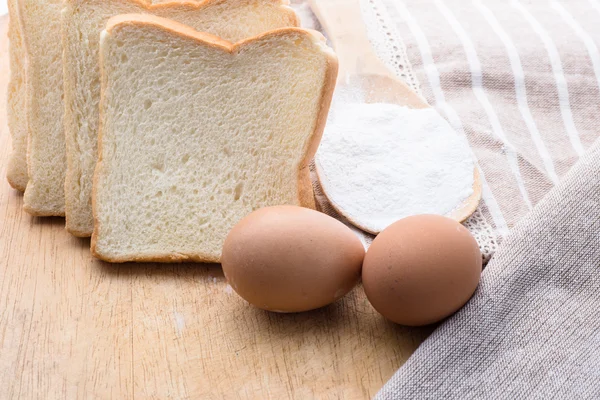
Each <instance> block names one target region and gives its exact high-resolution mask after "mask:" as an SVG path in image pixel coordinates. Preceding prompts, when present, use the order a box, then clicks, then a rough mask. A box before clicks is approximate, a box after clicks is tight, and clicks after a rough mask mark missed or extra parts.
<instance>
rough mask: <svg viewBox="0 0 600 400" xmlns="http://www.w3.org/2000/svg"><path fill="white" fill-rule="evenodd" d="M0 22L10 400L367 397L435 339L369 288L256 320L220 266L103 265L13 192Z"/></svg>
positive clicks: (2, 316)
mask: <svg viewBox="0 0 600 400" xmlns="http://www.w3.org/2000/svg"><path fill="white" fill-rule="evenodd" d="M7 23H8V19H7V18H6V17H4V18H0V38H1V39H0V64H1V65H0V160H1V161H2V162H1V163H0V176H1V180H0V399H133V398H138V399H147V398H148V399H269V398H271V399H311V398H317V399H366V398H369V397H372V396H373V395H374V394H375V393H376V392H377V390H378V389H379V388H380V387H381V386H382V385H383V383H384V382H385V381H386V380H387V379H388V378H389V377H390V376H391V375H392V374H393V373H394V371H395V370H396V369H397V368H398V367H399V366H400V365H401V364H402V362H403V361H404V360H405V359H406V358H407V357H408V356H409V355H410V354H411V352H412V351H413V350H414V349H415V348H416V346H417V345H418V344H419V343H420V342H421V340H422V339H423V338H424V337H425V336H426V335H427V334H428V332H429V329H409V328H404V327H400V326H396V325H393V324H391V323H388V322H386V321H385V320H383V319H382V318H381V317H380V316H379V315H377V314H376V313H375V312H374V310H373V309H372V308H371V306H370V305H369V304H368V302H367V300H366V298H365V296H364V293H363V291H362V288H360V287H359V288H357V289H355V290H354V291H353V292H352V293H351V294H350V295H348V296H346V297H345V298H344V299H342V300H341V301H338V302H337V303H335V304H333V305H331V306H328V307H325V308H323V309H320V310H316V311H313V312H308V313H302V314H295V315H280V314H272V313H267V312H264V311H260V310H257V309H255V308H252V307H251V306H249V305H248V304H247V303H245V302H244V301H243V300H241V299H240V298H239V297H237V295H236V294H235V293H233V292H232V291H231V288H230V287H228V285H227V283H226V281H225V279H224V277H223V273H222V272H221V269H220V267H219V266H218V265H212V266H209V265H202V264H178V265H165V264H162V265H160V264H122V265H111V264H108V263H103V262H100V261H98V260H95V259H93V258H92V257H91V255H90V252H89V239H78V238H75V237H73V236H71V235H69V234H68V233H67V231H66V230H65V228H64V219H62V218H34V217H31V216H29V215H28V214H26V213H25V212H23V211H22V209H21V208H22V203H23V197H22V195H21V194H19V193H17V192H16V191H14V190H12V189H11V188H10V186H9V185H8V183H7V182H6V179H5V175H6V161H7V159H8V155H9V152H10V136H9V132H8V129H7V126H6V95H5V93H6V83H7V79H8V57H7V38H6V27H7Z"/></svg>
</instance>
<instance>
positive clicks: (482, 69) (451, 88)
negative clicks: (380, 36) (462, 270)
mask: <svg viewBox="0 0 600 400" xmlns="http://www.w3.org/2000/svg"><path fill="white" fill-rule="evenodd" d="M367 3H368V5H369V6H370V7H372V8H374V9H375V10H376V12H377V15H378V16H380V18H381V19H380V21H381V23H382V24H385V29H386V30H387V31H388V34H389V35H393V36H396V37H398V38H399V40H401V41H402V42H403V44H404V46H405V47H406V53H407V56H408V60H409V62H410V64H411V65H408V66H406V68H410V69H411V71H412V73H414V75H415V76H416V78H417V79H418V81H419V82H420V84H421V91H422V93H423V94H424V96H425V97H426V99H427V100H428V101H429V103H430V104H431V105H432V106H434V107H435V108H436V109H437V110H438V111H439V112H440V114H441V115H443V116H444V117H445V118H447V120H448V121H449V122H450V124H451V125H452V126H453V127H454V128H455V129H456V131H457V132H458V133H459V134H461V135H465V136H466V138H467V140H468V141H469V143H470V146H471V148H472V150H473V153H474V155H475V157H476V158H477V160H478V162H479V166H480V171H481V177H482V180H483V189H484V190H483V202H482V206H481V211H482V212H483V215H484V216H485V217H486V220H487V221H488V222H489V223H490V224H491V225H493V227H494V229H495V232H496V234H497V236H498V237H499V238H502V237H504V236H506V234H507V233H508V232H509V230H510V228H511V227H512V226H513V225H514V224H515V223H516V222H518V221H519V220H520V219H521V218H523V217H524V216H525V215H526V214H527V213H528V212H529V211H530V210H531V209H532V207H533V206H534V205H535V204H537V203H538V202H539V201H540V200H541V199H542V197H544V195H545V194H546V193H547V192H548V191H549V190H550V189H551V188H552V187H553V186H554V185H556V184H557V183H558V182H559V181H560V179H561V177H562V176H563V175H565V174H566V173H567V172H568V171H569V169H570V168H571V167H572V166H573V165H574V164H575V163H576V162H577V160H578V159H579V157H580V156H581V155H582V154H583V153H584V152H585V151H586V149H588V148H589V147H590V146H591V145H592V144H593V143H594V141H595V140H596V138H597V137H598V136H599V134H600V128H599V127H598V124H597V123H596V118H597V115H598V113H599V112H600V106H599V104H600V52H599V49H598V46H599V45H600V1H599V0H569V1H566V0H564V1H557V0H505V1H498V0H368V1H367Z"/></svg>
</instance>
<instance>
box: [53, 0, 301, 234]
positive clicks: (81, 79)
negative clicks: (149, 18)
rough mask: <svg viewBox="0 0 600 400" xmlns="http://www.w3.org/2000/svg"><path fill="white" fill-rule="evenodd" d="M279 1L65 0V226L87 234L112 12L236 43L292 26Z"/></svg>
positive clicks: (291, 13) (292, 15)
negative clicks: (102, 50)
mask: <svg viewBox="0 0 600 400" xmlns="http://www.w3.org/2000/svg"><path fill="white" fill-rule="evenodd" d="M285 4H287V1H285V2H284V1H283V0H207V1H203V2H199V3H190V2H187V3H181V2H180V3H177V2H164V3H161V4H147V3H142V2H141V1H139V0H67V1H66V8H65V10H64V12H63V15H62V17H63V18H62V20H63V44H64V48H65V52H64V58H63V63H64V71H65V72H64V76H65V82H64V83H65V86H64V87H65V139H66V145H67V173H66V181H65V196H66V209H65V214H66V217H67V230H68V231H69V232H71V233H72V234H74V235H77V236H90V235H91V234H92V229H93V218H92V204H91V198H92V194H91V193H92V175H93V172H94V167H95V165H96V160H97V138H98V119H99V117H98V103H99V101H100V83H99V82H100V72H99V61H98V42H99V37H100V32H101V31H102V30H103V29H104V28H105V27H106V22H107V21H108V19H109V18H110V17H112V16H115V15H118V14H126V13H149V14H154V15H157V16H161V17H165V18H170V19H173V20H175V21H178V22H181V23H184V24H186V25H189V26H191V27H193V28H194V29H196V30H198V31H203V32H209V33H212V34H214V35H217V36H219V37H221V38H223V39H225V40H228V41H232V42H236V41H238V40H241V39H243V38H246V37H251V36H255V35H257V34H259V33H261V32H265V31H268V30H271V29H275V28H281V27H287V26H297V25H298V19H297V17H296V14H295V12H294V11H293V10H292V9H291V8H290V7H288V6H286V5H285Z"/></svg>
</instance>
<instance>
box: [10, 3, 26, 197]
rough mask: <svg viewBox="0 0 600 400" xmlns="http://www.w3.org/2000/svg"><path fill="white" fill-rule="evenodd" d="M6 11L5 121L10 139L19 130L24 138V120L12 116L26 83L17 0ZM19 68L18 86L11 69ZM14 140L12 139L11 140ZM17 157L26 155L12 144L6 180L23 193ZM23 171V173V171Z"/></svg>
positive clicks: (24, 95) (20, 168)
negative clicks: (8, 45)
mask: <svg viewBox="0 0 600 400" xmlns="http://www.w3.org/2000/svg"><path fill="white" fill-rule="evenodd" d="M7 5H8V11H9V15H10V17H11V19H10V21H9V26H8V39H9V42H10V48H9V58H10V67H11V72H10V80H9V82H8V99H7V104H6V106H7V120H8V127H9V131H10V134H11V137H12V138H14V137H15V136H16V132H15V130H17V129H19V128H21V129H24V133H25V136H26V135H27V127H26V126H22V125H21V126H19V122H20V123H21V124H25V123H26V120H25V119H24V118H22V121H20V119H17V117H16V116H15V115H14V113H15V111H16V110H15V109H14V108H13V107H14V106H17V105H18V104H14V102H15V101H17V100H18V98H19V96H21V98H22V99H23V100H25V99H26V96H27V94H26V92H25V91H26V86H25V85H26V83H25V78H26V77H25V68H26V57H25V47H24V46H25V45H24V43H23V29H22V27H21V20H20V17H19V15H20V13H19V6H18V3H17V0H8V4H7ZM16 42H20V44H21V47H20V48H17V47H16ZM15 67H16V68H19V67H20V68H21V70H20V71H18V74H19V76H20V78H21V83H20V85H19V81H18V80H17V79H15V75H16V71H12V68H15ZM13 96H14V97H13ZM19 111H20V112H22V113H23V114H24V113H25V111H24V110H19ZM13 140H14V139H13ZM25 140H27V137H25ZM13 143H14V142H13ZM19 156H25V157H26V154H21V155H19V154H18V153H17V149H15V148H14V144H13V149H12V152H11V154H10V156H9V161H8V169H7V172H6V180H7V181H8V183H9V184H10V186H11V187H12V188H13V189H16V190H18V191H20V192H24V191H25V188H26V187H27V165H24V166H23V165H21V164H22V158H21V157H19ZM23 169H24V171H23Z"/></svg>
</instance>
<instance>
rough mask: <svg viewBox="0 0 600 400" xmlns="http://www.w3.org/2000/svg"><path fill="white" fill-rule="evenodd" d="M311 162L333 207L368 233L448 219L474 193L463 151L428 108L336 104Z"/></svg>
mask: <svg viewBox="0 0 600 400" xmlns="http://www.w3.org/2000/svg"><path fill="white" fill-rule="evenodd" d="M315 161H316V166H317V174H318V176H319V180H320V182H321V186H322V187H323V191H324V192H325V194H326V195H327V197H328V198H329V200H330V201H331V203H332V204H333V206H334V207H335V208H336V209H337V210H338V211H339V212H340V213H341V214H342V215H344V216H345V217H346V218H348V219H349V220H350V221H351V222H352V223H354V224H355V225H356V226H358V227H360V228H362V229H364V230H366V231H368V232H371V233H378V232H380V231H382V230H383V229H384V228H386V227H387V226H388V225H390V224H392V223H393V222H395V221H397V220H399V219H401V218H404V217H406V216H409V215H415V214H440V215H447V214H449V213H450V212H451V211H452V210H454V209H455V208H457V207H458V206H459V205H460V204H461V203H462V202H463V201H464V200H465V199H467V198H468V197H469V196H470V195H471V194H472V193H473V188H472V186H473V171H474V167H475V165H474V162H473V159H472V158H471V154H470V151H469V147H468V145H467V144H466V143H465V142H464V140H463V139H461V138H460V137H459V136H458V135H457V134H456V133H455V132H454V131H453V129H452V128H451V127H450V126H449V125H448V123H447V122H446V120H444V119H443V118H442V117H441V116H440V115H439V114H438V113H437V112H436V111H435V110H433V109H420V110H417V109H409V108H407V107H401V106H399V105H395V104H385V103H374V104H362V103H355V104H348V103H345V102H342V103H337V105H335V106H334V107H333V108H332V112H331V114H330V117H329V120H328V122H327V127H326V129H325V133H324V135H323V139H322V141H321V145H320V147H319V150H318V152H317V156H316V157H315Z"/></svg>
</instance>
